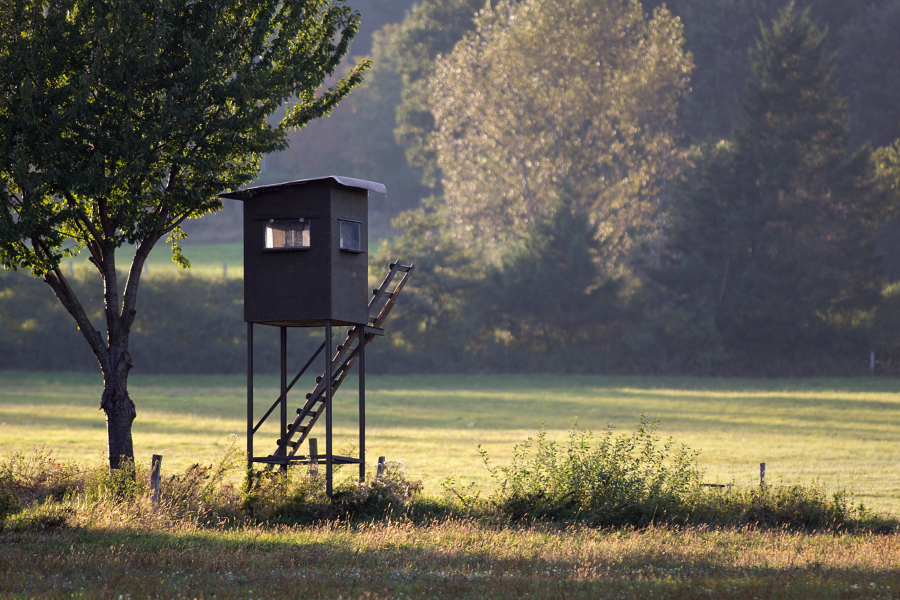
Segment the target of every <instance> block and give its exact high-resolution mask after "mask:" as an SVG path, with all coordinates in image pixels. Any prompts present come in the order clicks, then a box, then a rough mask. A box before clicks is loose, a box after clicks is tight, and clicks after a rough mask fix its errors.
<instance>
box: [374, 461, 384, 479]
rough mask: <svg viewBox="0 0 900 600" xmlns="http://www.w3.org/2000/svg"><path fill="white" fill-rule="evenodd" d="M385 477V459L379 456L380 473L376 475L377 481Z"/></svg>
mask: <svg viewBox="0 0 900 600" xmlns="http://www.w3.org/2000/svg"><path fill="white" fill-rule="evenodd" d="M383 475H384V457H383V456H379V457H378V472H377V473H376V475H375V479H381V477H382V476H383Z"/></svg>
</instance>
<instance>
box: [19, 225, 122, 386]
mask: <svg viewBox="0 0 900 600" xmlns="http://www.w3.org/2000/svg"><path fill="white" fill-rule="evenodd" d="M31 244H32V247H34V248H35V249H37V250H38V252H39V254H41V255H43V257H44V259H45V260H46V258H47V257H49V251H48V250H47V247H46V245H45V244H44V243H43V242H42V241H41V240H40V239H37V238H32V239H31ZM44 282H45V283H47V285H49V286H50V289H51V290H53V293H54V294H55V295H56V297H57V298H58V299H59V301H60V303H61V304H62V305H63V307H65V309H66V310H67V311H68V312H69V314H70V315H72V318H73V319H75V323H77V324H78V330H79V331H81V335H83V336H84V339H85V340H86V341H87V343H88V345H89V346H90V347H91V350H92V351H93V352H94V355H95V356H96V357H97V361H98V362H99V363H100V367H101V368H102V369H103V370H104V372H106V371H107V370H108V369H109V356H108V354H107V347H106V344H105V343H104V342H103V336H102V335H101V334H100V332H99V331H97V329H96V328H94V325H93V324H92V323H91V320H90V318H89V317H88V316H87V313H86V312H85V311H84V307H83V306H82V305H81V302H80V301H79V300H78V297H77V296H76V295H75V292H74V290H72V286H70V285H69V282H68V280H67V279H66V278H65V276H64V275H63V274H62V271H61V270H60V269H59V267H56V268H54V269H53V270H51V271H50V272H49V273H47V274H46V275H45V276H44Z"/></svg>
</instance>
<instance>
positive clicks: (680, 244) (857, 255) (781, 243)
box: [657, 5, 884, 372]
mask: <svg viewBox="0 0 900 600" xmlns="http://www.w3.org/2000/svg"><path fill="white" fill-rule="evenodd" d="M751 60H752V69H753V75H754V77H753V78H752V79H751V80H750V81H749V82H748V85H747V88H746V90H745V92H744V94H743V96H742V98H741V102H740V114H739V124H738V126H737V128H736V130H735V133H734V142H733V143H732V144H723V145H720V146H718V147H716V148H712V149H707V150H706V151H704V152H702V153H700V154H699V155H698V156H697V160H696V168H695V169H694V170H693V171H692V172H691V173H689V174H688V175H687V177H686V179H685V182H684V185H683V186H682V188H681V190H680V192H679V193H678V194H677V198H676V201H675V203H674V204H673V209H672V220H671V227H670V230H669V236H670V249H671V251H672V253H673V255H672V264H671V266H670V269H669V270H668V271H667V272H662V273H658V275H657V276H658V279H659V280H660V281H662V282H663V283H664V284H665V285H666V286H667V287H668V288H669V289H670V290H671V291H672V292H674V294H675V295H676V297H678V298H680V299H681V300H682V301H685V302H687V303H688V304H689V305H691V306H693V307H694V309H696V310H700V311H707V312H712V313H713V314H714V315H715V320H716V327H717V330H718V332H719V335H720V337H721V339H722V342H723V344H724V346H725V348H726V349H727V350H728V351H729V352H730V353H731V354H732V356H734V357H736V358H739V359H740V357H742V358H743V360H744V361H747V368H748V369H750V370H757V371H759V370H762V371H769V372H774V371H777V370H784V369H785V368H786V366H785V365H788V364H791V365H798V364H800V363H803V362H805V361H807V360H808V359H810V358H812V357H813V355H817V356H824V354H823V352H825V351H826V350H828V349H829V347H831V346H833V342H834V341H835V338H834V335H835V332H836V331H837V330H838V328H839V326H840V325H841V324H842V323H844V322H846V321H847V320H848V319H850V318H851V315H853V314H855V313H856V312H857V311H859V310H861V309H864V308H867V307H870V306H872V305H873V304H874V302H875V301H876V299H877V291H878V289H879V281H880V277H879V273H880V264H879V261H878V260H877V259H876V256H875V253H874V249H873V243H872V240H873V238H874V230H875V227H876V226H877V223H878V222H879V220H881V219H882V218H883V215H884V206H883V203H882V202H881V196H880V195H878V194H875V193H873V191H872V190H871V189H870V188H869V187H868V185H867V184H866V183H865V181H866V174H867V169H868V164H869V163H868V152H867V151H865V150H861V151H859V152H856V153H854V154H848V153H847V152H846V150H845V138H846V135H847V128H848V111H847V104H846V102H845V101H844V100H843V99H841V98H838V97H837V95H836V93H835V84H836V82H835V76H834V72H835V70H834V57H833V55H832V54H830V53H829V52H828V51H827V49H826V45H825V34H824V33H823V32H822V30H820V29H819V28H818V27H817V26H816V25H815V24H814V23H813V22H812V20H811V19H810V16H809V12H808V10H804V11H798V10H797V9H796V8H795V7H794V6H793V5H789V6H787V7H786V8H785V9H783V10H782V11H781V13H780V14H779V16H778V18H777V19H776V20H775V21H774V22H773V24H772V26H771V27H763V28H762V35H761V39H760V41H759V42H758V44H757V47H756V48H755V49H754V50H753V51H752V52H751Z"/></svg>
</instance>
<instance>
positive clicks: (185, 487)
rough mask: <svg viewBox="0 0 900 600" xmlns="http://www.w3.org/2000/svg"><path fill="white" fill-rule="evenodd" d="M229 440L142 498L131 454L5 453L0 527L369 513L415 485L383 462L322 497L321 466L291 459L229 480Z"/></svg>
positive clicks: (235, 453)
mask: <svg viewBox="0 0 900 600" xmlns="http://www.w3.org/2000/svg"><path fill="white" fill-rule="evenodd" d="M235 442H236V438H235V439H233V440H232V443H231V444H230V445H229V446H228V448H227V449H226V451H225V452H224V454H223V456H222V457H221V458H220V459H219V460H218V461H217V462H215V463H213V464H210V465H201V464H193V465H191V466H189V467H188V468H187V469H186V470H185V471H184V472H182V473H176V474H174V475H168V476H164V477H163V478H162V481H161V482H160V497H159V502H158V503H152V502H151V500H150V496H151V493H150V473H149V471H148V470H147V469H145V468H141V467H136V466H135V465H134V464H133V463H128V462H126V463H125V466H124V467H123V468H122V469H119V470H115V471H113V470H109V469H106V468H90V469H85V468H81V467H79V466H78V465H75V464H71V463H61V462H59V461H56V460H55V459H53V457H52V454H51V452H49V451H47V450H46V449H45V448H43V447H39V448H35V449H34V450H33V451H32V453H31V454H30V455H28V456H25V455H24V454H21V453H14V454H12V455H10V456H8V457H4V458H2V459H0V530H8V531H26V530H45V529H55V528H62V527H81V528H97V527H100V528H106V527H114V528H118V527H123V526H124V527H129V528H133V529H138V530H156V529H158V528H160V527H163V526H164V525H167V524H169V523H173V522H179V523H184V524H189V525H191V526H195V527H199V528H202V527H215V526H218V525H220V524H222V523H254V522H260V523H268V524H278V523H291V524H293V523H309V522H314V521H321V520H334V519H340V518H348V517H353V518H372V517H379V516H383V515H385V514H387V513H388V512H390V511H397V512H399V513H402V512H403V511H404V510H405V508H406V507H407V506H408V504H409V502H410V500H411V499H412V498H413V496H414V495H416V494H417V493H418V492H419V491H420V490H421V483H420V482H418V481H412V480H410V479H409V477H408V476H407V475H406V473H405V471H404V470H403V468H402V464H401V463H388V464H387V465H386V468H385V471H384V473H383V475H382V476H380V477H377V478H373V477H370V478H369V480H368V481H366V482H365V483H359V482H356V481H343V482H341V483H338V484H337V485H336V487H335V493H334V494H333V496H332V498H330V499H329V498H328V497H327V496H326V494H325V478H324V474H321V475H319V474H316V473H315V472H314V471H309V470H306V469H299V468H294V469H291V470H289V472H288V473H286V474H282V473H278V472H275V471H271V472H266V471H256V470H250V471H248V472H247V473H246V477H245V479H244V482H243V485H241V486H236V485H235V484H234V483H233V482H232V480H233V479H234V477H233V476H234V475H235V474H238V473H240V471H241V469H242V468H243V466H244V465H245V462H244V456H243V454H242V452H241V451H240V450H239V449H238V448H237V445H236V443H235Z"/></svg>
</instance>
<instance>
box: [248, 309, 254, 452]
mask: <svg viewBox="0 0 900 600" xmlns="http://www.w3.org/2000/svg"><path fill="white" fill-rule="evenodd" d="M252 466H253V323H247V468H248V469H249V468H251V467H252Z"/></svg>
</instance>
